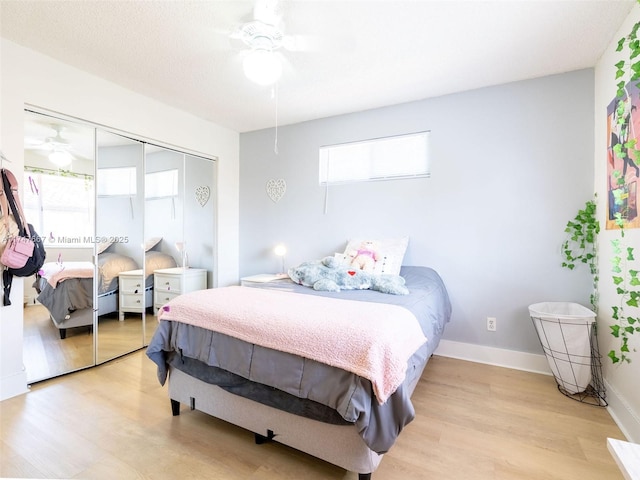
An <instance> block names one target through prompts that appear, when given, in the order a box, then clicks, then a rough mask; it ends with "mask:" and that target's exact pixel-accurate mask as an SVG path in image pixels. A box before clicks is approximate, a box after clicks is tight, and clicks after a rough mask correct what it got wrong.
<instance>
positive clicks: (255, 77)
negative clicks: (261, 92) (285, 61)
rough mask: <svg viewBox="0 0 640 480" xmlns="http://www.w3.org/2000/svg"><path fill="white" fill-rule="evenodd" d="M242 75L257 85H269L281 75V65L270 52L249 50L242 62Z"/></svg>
mask: <svg viewBox="0 0 640 480" xmlns="http://www.w3.org/2000/svg"><path fill="white" fill-rule="evenodd" d="M242 68H243V69H244V74H245V75H246V76H247V78H248V79H249V80H251V81H252V82H254V83H257V84H258V85H271V84H273V83H275V82H276V81H277V80H278V79H279V78H280V75H281V74H282V63H281V62H280V59H279V58H278V57H277V56H276V55H274V53H273V52H272V51H271V50H267V49H262V48H257V49H253V50H251V51H250V52H249V53H248V54H247V55H246V56H245V57H244V60H243V61H242Z"/></svg>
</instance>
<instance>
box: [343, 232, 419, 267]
mask: <svg viewBox="0 0 640 480" xmlns="http://www.w3.org/2000/svg"><path fill="white" fill-rule="evenodd" d="M408 245H409V237H402V238H388V239H383V240H376V239H362V238H353V239H351V240H349V243H348V244H347V248H346V249H345V250H344V255H345V256H346V260H345V263H349V264H351V265H353V266H354V267H357V268H360V269H361V270H366V271H370V272H372V273H376V274H383V273H386V274H389V275H400V268H401V267H402V261H403V259H404V254H405V252H406V251H407V246H408Z"/></svg>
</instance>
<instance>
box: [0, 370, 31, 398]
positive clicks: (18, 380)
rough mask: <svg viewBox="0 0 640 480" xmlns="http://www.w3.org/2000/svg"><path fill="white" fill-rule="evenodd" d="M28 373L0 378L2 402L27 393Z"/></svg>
mask: <svg viewBox="0 0 640 480" xmlns="http://www.w3.org/2000/svg"><path fill="white" fill-rule="evenodd" d="M28 391H29V389H28V388H27V372H26V371H24V370H23V371H21V372H18V373H14V374H12V375H8V376H6V377H2V378H0V401H1V400H6V399H8V398H11V397H16V396H18V395H22V394H23V393H27V392H28Z"/></svg>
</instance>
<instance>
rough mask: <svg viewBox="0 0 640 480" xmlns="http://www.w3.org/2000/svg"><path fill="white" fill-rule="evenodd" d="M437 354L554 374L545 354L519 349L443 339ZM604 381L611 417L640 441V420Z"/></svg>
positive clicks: (630, 436)
mask: <svg viewBox="0 0 640 480" xmlns="http://www.w3.org/2000/svg"><path fill="white" fill-rule="evenodd" d="M435 355H441V356H443V357H450V358H457V359H459V360H467V361H469V362H476V363H486V364H488V365H495V366H498V367H505V368H513V369H515V370H524V371H526V372H534V373H541V374H544V375H551V369H550V368H549V363H548V362H547V358H546V357H545V356H544V354H539V355H536V354H534V353H524V352H516V351H514V350H505V349H503V348H495V347H487V346H484V345H474V344H471V343H462V342H454V341H451V340H440V344H439V345H438V348H437V349H436V351H435ZM604 383H605V389H606V395H607V403H608V404H609V406H608V407H607V411H608V412H609V414H610V415H611V418H613V421H614V422H616V424H617V425H618V428H620V430H621V431H622V433H623V434H624V436H625V437H626V438H627V440H628V441H630V442H633V443H640V419H639V418H638V417H637V416H636V415H635V414H634V413H633V410H632V409H631V408H630V407H629V405H628V404H627V402H626V401H625V400H624V398H623V397H620V396H619V394H618V392H617V391H616V390H615V389H614V388H613V387H612V386H611V385H610V384H609V382H607V380H606V379H604Z"/></svg>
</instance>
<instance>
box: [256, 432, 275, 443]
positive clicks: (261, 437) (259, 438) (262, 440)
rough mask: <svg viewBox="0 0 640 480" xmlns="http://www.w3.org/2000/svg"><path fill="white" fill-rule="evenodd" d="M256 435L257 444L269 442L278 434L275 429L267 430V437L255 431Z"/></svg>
mask: <svg viewBox="0 0 640 480" xmlns="http://www.w3.org/2000/svg"><path fill="white" fill-rule="evenodd" d="M254 435H255V439H256V445H262V444H263V443H268V442H270V441H271V440H273V438H274V437H275V436H276V434H275V433H273V430H267V436H266V437H265V436H264V435H260V434H259V433H254Z"/></svg>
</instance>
